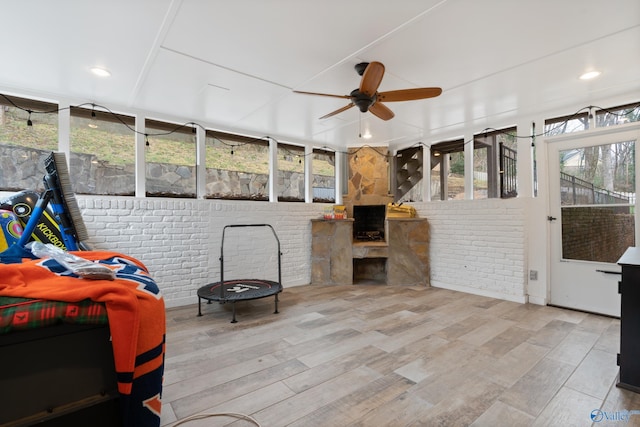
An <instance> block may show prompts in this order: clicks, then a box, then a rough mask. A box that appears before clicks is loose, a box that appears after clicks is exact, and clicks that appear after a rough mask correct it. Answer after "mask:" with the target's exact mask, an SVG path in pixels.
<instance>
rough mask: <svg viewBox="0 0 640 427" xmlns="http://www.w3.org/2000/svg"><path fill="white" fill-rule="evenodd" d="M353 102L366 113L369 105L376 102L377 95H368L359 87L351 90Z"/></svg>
mask: <svg viewBox="0 0 640 427" xmlns="http://www.w3.org/2000/svg"><path fill="white" fill-rule="evenodd" d="M350 95H351V102H353V104H354V105H355V106H356V107H358V108H359V109H360V111H361V112H363V113H366V112H367V111H369V107H371V106H372V105H373V103H374V102H376V95H375V94H373V96H368V95H367V94H366V93H362V92H360V90H359V89H354V90H352V91H351V94H350Z"/></svg>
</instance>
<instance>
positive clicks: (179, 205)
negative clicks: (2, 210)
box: [0, 194, 528, 307]
mask: <svg viewBox="0 0 640 427" xmlns="http://www.w3.org/2000/svg"><path fill="white" fill-rule="evenodd" d="M0 196H2V194H0ZM76 197H77V199H78V204H79V206H80V210H81V211H82V216H83V219H84V221H85V224H86V225H87V228H88V231H89V235H90V236H91V239H90V241H89V243H90V244H91V246H92V248H94V249H100V250H113V251H117V252H122V253H126V254H128V255H131V256H134V257H136V258H138V259H140V260H141V261H142V262H144V263H145V264H146V265H147V267H148V268H149V269H150V271H151V274H152V275H153V276H154V278H155V279H156V280H157V282H158V285H159V286H160V288H161V290H162V292H163V294H164V297H165V301H166V304H167V306H170V307H171V306H178V305H186V304H193V303H196V302H197V297H196V291H197V290H198V288H199V287H200V286H203V285H205V284H207V283H210V282H216V281H218V280H220V261H219V257H220V246H221V238H222V230H223V227H224V226H225V225H228V224H264V223H268V224H271V225H272V226H273V227H274V229H275V231H276V233H277V235H278V237H279V239H280V245H281V251H282V252H283V255H282V283H283V285H284V286H285V287H287V286H297V285H303V284H307V283H309V281H310V278H311V266H310V259H311V224H310V220H311V219H312V218H318V217H320V216H321V215H322V212H323V208H324V206H325V205H323V204H308V203H282V202H280V203H268V202H253V201H223V200H185V199H159V198H146V199H136V198H131V197H111V198H109V199H103V198H101V197H99V196H82V195H78V196H76ZM412 205H413V206H415V207H416V209H417V211H418V214H419V216H420V217H424V218H427V219H428V220H429V224H430V229H431V250H430V258H431V283H432V285H433V286H437V287H443V288H448V289H455V290H460V291H463V292H469V293H475V294H479V295H485V296H491V297H496V298H501V299H506V300H511V301H516V302H526V294H527V274H526V272H527V271H528V266H527V230H526V228H527V225H526V224H527V219H526V217H527V215H526V209H527V200H526V199H520V198H516V199H508V200H498V199H488V200H451V201H446V202H429V203H426V202H425V203H412ZM269 233H270V232H269V231H268V229H267V228H246V229H245V228H237V229H236V228H231V229H228V231H227V236H226V237H225V260H224V261H225V279H234V278H244V279H246V278H259V279H268V280H274V278H275V277H277V276H276V275H277V272H276V266H277V259H276V255H277V253H276V249H275V247H274V246H270V245H273V244H274V242H275V240H274V239H273V238H272V235H270V234H269ZM247 236H248V237H247Z"/></svg>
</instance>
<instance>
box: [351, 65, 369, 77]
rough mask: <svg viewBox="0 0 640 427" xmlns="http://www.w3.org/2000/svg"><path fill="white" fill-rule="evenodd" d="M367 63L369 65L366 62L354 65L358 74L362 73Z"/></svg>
mask: <svg viewBox="0 0 640 427" xmlns="http://www.w3.org/2000/svg"><path fill="white" fill-rule="evenodd" d="M367 65H369V63H368V62H361V63H359V64H356V65H354V68H355V69H356V72H357V73H358V75H359V76H362V75H363V74H364V70H366V69H367Z"/></svg>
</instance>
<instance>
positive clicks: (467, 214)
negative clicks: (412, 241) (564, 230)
mask: <svg viewBox="0 0 640 427" xmlns="http://www.w3.org/2000/svg"><path fill="white" fill-rule="evenodd" d="M412 205H413V206H414V207H415V208H416V210H417V211H418V214H419V216H420V217H424V218H427V219H428V220H429V224H430V230H431V246H430V257H431V284H432V285H433V286H437V287H443V288H448V289H455V290H460V291H463V292H469V293H474V294H479V295H485V296H491V297H497V298H501V299H506V300H510V301H516V302H526V294H527V289H526V286H527V285H526V284H527V275H526V272H527V230H526V224H527V222H526V221H527V220H526V212H525V207H526V200H524V199H518V198H516V199H507V200H500V199H485V200H450V201H446V202H431V203H412Z"/></svg>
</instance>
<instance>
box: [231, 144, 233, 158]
mask: <svg viewBox="0 0 640 427" xmlns="http://www.w3.org/2000/svg"><path fill="white" fill-rule="evenodd" d="M231 155H232V156H233V145H232V146H231Z"/></svg>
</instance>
